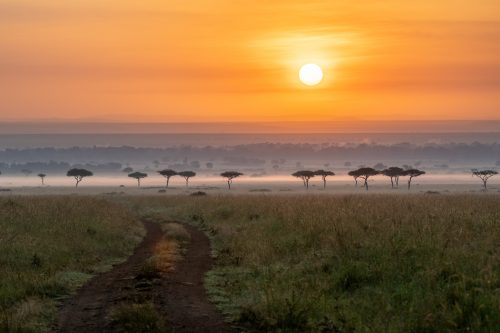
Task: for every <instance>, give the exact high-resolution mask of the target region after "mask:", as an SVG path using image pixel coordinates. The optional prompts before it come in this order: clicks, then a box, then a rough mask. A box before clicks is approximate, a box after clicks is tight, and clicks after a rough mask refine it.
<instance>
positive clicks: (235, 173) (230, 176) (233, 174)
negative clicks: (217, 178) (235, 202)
mask: <svg viewBox="0 0 500 333" xmlns="http://www.w3.org/2000/svg"><path fill="white" fill-rule="evenodd" d="M220 175H221V176H222V177H224V178H227V187H228V188H229V189H231V184H232V183H233V179H234V178H238V177H239V176H243V174H242V173H241V172H238V171H226V172H223V173H221V174H220Z"/></svg>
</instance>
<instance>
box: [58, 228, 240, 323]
mask: <svg viewBox="0 0 500 333" xmlns="http://www.w3.org/2000/svg"><path fill="white" fill-rule="evenodd" d="M144 226H145V227H146V230H147V234H146V236H145V238H144V240H143V241H142V243H141V244H140V245H139V246H138V247H137V248H136V250H135V252H134V254H133V255H132V256H131V257H130V258H129V259H128V260H127V261H126V262H124V263H122V264H120V265H117V266H115V267H114V268H113V269H112V270H111V271H109V272H107V273H103V274H100V275H98V276H96V277H94V278H93V279H92V280H90V281H89V282H88V283H87V284H86V285H85V286H83V287H82V288H81V289H80V290H79V292H78V294H77V295H76V296H75V297H73V298H71V299H69V300H68V301H67V302H66V303H65V304H63V306H62V308H61V310H60V313H59V317H58V323H57V327H56V328H55V329H54V332H72V333H84V332H85V333H89V332H119V328H118V327H117V325H115V324H114V323H113V321H112V312H113V311H114V310H115V309H116V308H117V307H119V306H120V305H122V304H135V303H137V304H141V303H152V304H154V306H155V308H156V309H157V311H158V313H159V314H160V315H161V316H162V317H164V318H166V320H167V322H168V324H169V326H170V328H171V330H172V332H175V333H188V332H189V333H196V332H200V333H201V332H204V333H226V332H227V333H230V332H231V333H232V332H237V330H236V329H233V328H231V327H230V326H229V325H228V324H227V323H225V322H224V318H223V316H222V315H221V314H220V313H219V312H218V311H217V309H216V308H215V306H214V305H213V304H212V303H210V302H209V300H208V297H207V294H206V292H205V288H204V285H203V280H204V275H205V273H206V272H207V271H208V270H209V269H210V268H211V267H212V258H211V256H210V242H209V239H208V238H207V236H206V235H205V234H204V233H202V232H201V231H199V230H198V229H196V228H194V227H192V226H190V225H184V227H185V228H186V230H187V231H188V232H189V233H190V235H191V241H190V243H189V247H188V248H187V251H186V253H185V255H184V256H183V259H182V260H181V261H179V262H177V263H176V264H175V270H174V271H173V272H169V273H164V274H160V275H159V276H153V277H150V276H144V274H143V270H144V264H145V262H146V261H147V259H148V258H150V257H151V256H152V255H153V250H154V247H155V245H156V244H157V243H158V242H159V241H160V240H161V239H162V236H163V233H162V231H161V228H160V225H159V224H156V223H153V222H150V221H144Z"/></svg>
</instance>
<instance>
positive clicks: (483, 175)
mask: <svg viewBox="0 0 500 333" xmlns="http://www.w3.org/2000/svg"><path fill="white" fill-rule="evenodd" d="M472 175H473V176H476V177H478V178H479V179H481V180H482V181H483V186H484V189H485V190H487V189H488V179H490V178H491V177H493V176H495V175H498V172H497V171H495V170H476V169H473V170H472Z"/></svg>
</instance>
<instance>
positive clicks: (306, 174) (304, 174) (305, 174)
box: [292, 170, 316, 189]
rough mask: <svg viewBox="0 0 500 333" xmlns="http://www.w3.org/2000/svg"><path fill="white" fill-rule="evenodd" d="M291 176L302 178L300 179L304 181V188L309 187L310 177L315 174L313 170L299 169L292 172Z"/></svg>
mask: <svg viewBox="0 0 500 333" xmlns="http://www.w3.org/2000/svg"><path fill="white" fill-rule="evenodd" d="M292 176H294V177H297V178H300V179H302V181H303V182H304V186H305V188H307V189H308V188H309V180H310V179H311V178H313V177H314V176H316V174H315V173H314V171H309V170H300V171H297V172H294V173H292Z"/></svg>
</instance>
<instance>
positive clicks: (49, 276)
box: [0, 196, 143, 332]
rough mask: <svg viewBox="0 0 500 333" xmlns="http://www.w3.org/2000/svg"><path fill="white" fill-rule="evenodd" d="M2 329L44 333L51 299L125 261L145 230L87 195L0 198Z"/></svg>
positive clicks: (53, 310)
mask: <svg viewBox="0 0 500 333" xmlns="http://www.w3.org/2000/svg"><path fill="white" fill-rule="evenodd" d="M0 230H1V233H0V282H1V283H0V332H47V330H48V326H50V324H51V323H52V321H53V319H54V317H55V313H56V302H55V300H56V299H58V298H60V297H63V296H65V295H68V294H69V293H70V292H72V291H74V290H75V288H76V287H78V286H80V285H81V284H83V283H84V282H85V281H86V280H87V279H89V278H90V277H91V276H92V274H95V273H97V272H100V271H103V270H107V269H109V268H110V267H111V264H113V263H117V262H118V261H122V260H124V259H125V258H126V257H127V256H128V255H129V254H130V253H131V252H132V250H133V248H134V247H135V245H136V244H137V243H138V242H139V241H140V238H141V237H140V236H141V235H142V233H143V230H142V227H141V226H140V225H139V223H138V221H137V220H135V219H134V218H132V217H131V215H129V214H127V213H126V212H125V211H124V210H123V209H122V207H121V206H118V205H116V204H113V203H110V202H107V201H104V200H102V199H97V198H91V197H68V196H65V197H62V196H50V197H49V196H47V197H36V198H35V197H10V198H1V199H0Z"/></svg>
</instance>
